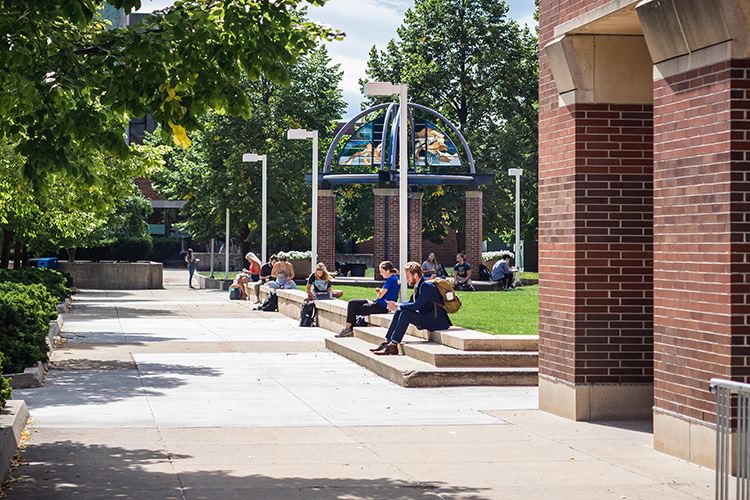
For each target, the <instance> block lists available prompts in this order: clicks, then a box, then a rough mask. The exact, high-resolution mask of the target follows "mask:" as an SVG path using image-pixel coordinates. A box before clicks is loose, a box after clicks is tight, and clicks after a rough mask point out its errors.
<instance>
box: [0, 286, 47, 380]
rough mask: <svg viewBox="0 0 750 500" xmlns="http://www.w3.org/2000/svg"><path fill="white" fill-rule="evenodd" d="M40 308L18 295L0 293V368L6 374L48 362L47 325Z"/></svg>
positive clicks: (15, 292) (31, 300) (12, 292)
mask: <svg viewBox="0 0 750 500" xmlns="http://www.w3.org/2000/svg"><path fill="white" fill-rule="evenodd" d="M40 308H41V306H40V305H39V302H37V301H36V300H34V299H32V298H31V297H30V296H29V295H28V294H26V293H24V292H20V291H15V290H13V291H0V325H2V326H1V327H0V328H1V329H2V335H0V352H2V356H1V357H0V364H2V366H3V367H4V368H5V371H7V372H8V373H18V372H22V371H23V370H24V369H25V368H26V367H28V366H33V365H35V364H36V363H37V362H39V361H47V359H48V358H47V340H46V339H47V334H48V333H49V321H48V320H47V319H46V318H47V317H46V316H45V315H43V314H39V310H40Z"/></svg>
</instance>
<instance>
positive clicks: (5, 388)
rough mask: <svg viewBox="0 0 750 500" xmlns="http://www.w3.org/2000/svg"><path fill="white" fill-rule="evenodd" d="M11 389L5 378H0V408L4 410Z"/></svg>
mask: <svg viewBox="0 0 750 500" xmlns="http://www.w3.org/2000/svg"><path fill="white" fill-rule="evenodd" d="M0 358H2V353H0ZM2 372H3V365H2V363H0V373H2ZM12 392H13V389H11V388H10V384H9V383H8V380H7V379H6V378H5V377H0V408H5V402H6V401H8V400H9V399H10V398H11V394H12Z"/></svg>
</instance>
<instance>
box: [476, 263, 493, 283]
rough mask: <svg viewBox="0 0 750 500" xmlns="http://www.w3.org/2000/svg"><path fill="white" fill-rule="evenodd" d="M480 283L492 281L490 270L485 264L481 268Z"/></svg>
mask: <svg viewBox="0 0 750 500" xmlns="http://www.w3.org/2000/svg"><path fill="white" fill-rule="evenodd" d="M479 281H492V276H491V275H490V270H489V269H487V266H485V265H484V264H482V265H480V266H479Z"/></svg>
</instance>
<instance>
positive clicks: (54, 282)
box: [0, 267, 75, 325]
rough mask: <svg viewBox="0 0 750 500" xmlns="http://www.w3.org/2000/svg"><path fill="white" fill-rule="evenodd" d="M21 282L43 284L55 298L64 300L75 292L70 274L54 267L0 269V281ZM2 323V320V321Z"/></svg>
mask: <svg viewBox="0 0 750 500" xmlns="http://www.w3.org/2000/svg"><path fill="white" fill-rule="evenodd" d="M6 282H7V283H21V284H24V285H33V284H37V283H38V284H41V285H43V286H44V288H45V289H46V290H47V291H49V293H50V294H51V295H52V297H53V298H54V299H55V301H56V302H55V303H56V304H57V303H60V302H63V301H64V300H65V299H66V298H68V297H70V296H71V295H73V293H75V290H73V288H72V287H73V279H72V277H71V276H70V274H63V273H61V272H59V271H55V270H54V269H37V268H34V267H22V268H20V269H0V283H6ZM0 325H2V322H0Z"/></svg>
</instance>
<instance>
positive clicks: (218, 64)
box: [0, 0, 340, 191]
mask: <svg viewBox="0 0 750 500" xmlns="http://www.w3.org/2000/svg"><path fill="white" fill-rule="evenodd" d="M108 3H109V4H110V5H111V6H112V7H115V8H123V9H125V12H126V13H129V12H131V10H132V9H133V8H138V7H140V5H141V1H140V0H109V1H108ZM303 3H308V4H313V5H322V4H324V3H325V0H307V1H306V2H304V1H303V0H276V1H273V2H269V1H267V0H222V1H219V0H209V1H206V0H181V1H178V2H176V3H175V5H174V6H173V7H169V8H167V9H165V10H163V11H157V12H155V14H154V15H153V16H150V17H149V18H148V19H147V20H145V21H144V22H143V23H142V24H141V25H139V26H137V27H125V28H116V29H108V27H107V26H106V23H105V22H103V21H102V19H101V17H100V16H99V14H98V12H99V9H100V8H101V7H102V5H103V4H104V2H103V0H47V1H44V2H30V1H23V2H21V1H18V0H0V12H2V15H1V16H0V32H2V33H5V34H6V36H4V37H3V38H2V39H1V40H0V67H2V68H3V71H2V72H0V114H1V115H2V116H3V120H2V121H0V139H4V140H10V141H11V142H12V143H13V144H14V146H13V149H14V151H15V152H16V153H17V154H18V155H19V156H20V157H21V159H22V160H21V161H22V166H23V174H24V176H25V177H26V178H28V179H29V180H31V182H32V183H33V186H34V187H35V188H36V189H37V190H42V191H43V190H44V189H45V188H46V187H48V186H52V185H54V180H53V176H54V175H55V174H65V175H69V176H71V177H73V178H75V179H77V180H78V181H79V182H81V183H83V184H84V185H87V186H94V187H98V186H101V184H102V177H101V176H100V175H99V174H98V172H97V169H96V162H97V161H98V159H99V158H100V156H101V155H104V156H107V157H114V158H120V159H126V158H128V157H129V156H131V155H132V154H133V153H132V151H131V150H130V149H129V148H128V146H127V144H126V139H125V134H124V130H125V128H124V127H125V117H126V116H144V115H146V114H151V115H152V116H153V117H154V119H155V120H156V121H157V122H159V123H163V124H165V129H164V135H165V136H170V135H171V136H172V137H173V139H174V141H175V142H176V143H177V144H180V145H183V146H186V145H189V140H188V138H187V135H186V132H189V131H194V130H197V129H199V128H200V124H199V118H200V117H201V116H203V115H204V114H205V113H206V112H207V111H208V110H209V109H215V110H219V111H220V112H222V113H228V114H231V115H234V116H244V117H247V116H249V111H250V107H251V101H250V99H248V96H247V94H245V93H244V92H241V91H240V87H239V83H240V80H241V78H242V76H243V75H248V76H249V77H250V78H251V79H258V78H260V76H261V74H262V75H264V77H265V78H266V79H267V80H269V81H272V82H275V83H280V84H283V83H287V82H288V81H289V67H290V66H289V65H290V64H293V63H294V62H295V61H296V60H297V59H298V58H299V57H300V56H301V55H303V54H305V53H307V52H308V51H310V50H311V49H312V48H313V47H314V46H315V44H316V42H317V41H318V40H322V39H333V38H336V37H339V38H340V34H338V33H336V32H334V31H332V30H331V29H330V28H329V27H325V26H319V25H315V24H313V23H309V22H301V21H300V20H299V15H298V12H297V11H296V9H297V8H298V7H299V5H300V4H303Z"/></svg>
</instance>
